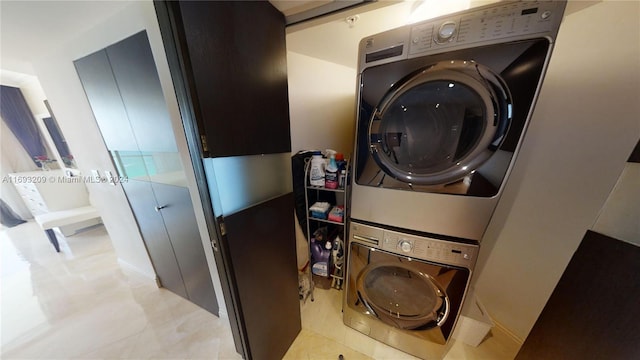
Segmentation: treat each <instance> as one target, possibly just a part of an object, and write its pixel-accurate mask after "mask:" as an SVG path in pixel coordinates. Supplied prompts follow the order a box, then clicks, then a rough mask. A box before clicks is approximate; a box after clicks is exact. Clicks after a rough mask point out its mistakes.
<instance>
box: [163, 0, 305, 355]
mask: <svg viewBox="0 0 640 360" xmlns="http://www.w3.org/2000/svg"><path fill="white" fill-rule="evenodd" d="M154 4H155V8H156V14H157V16H158V20H159V23H160V31H161V33H162V37H163V42H164V46H165V51H166V54H167V60H168V62H169V68H170V70H171V76H172V79H173V84H174V88H175V90H176V96H177V98H178V104H179V106H180V111H181V115H182V120H183V123H184V127H185V129H186V130H187V131H186V132H187V140H188V142H189V149H190V153H191V157H192V159H191V160H192V164H193V167H194V169H195V170H196V178H197V180H198V183H199V184H200V187H199V190H200V198H201V200H202V203H203V205H204V212H205V217H206V219H207V222H208V225H209V228H210V230H211V236H212V241H213V242H214V243H216V244H217V248H216V251H215V252H214V255H215V258H216V266H217V267H218V271H219V273H220V275H221V276H220V279H221V282H222V287H223V291H224V295H225V303H226V305H227V310H228V313H229V320H230V323H231V330H232V333H233V337H234V342H235V345H236V350H237V351H238V352H239V353H241V354H242V355H243V357H244V358H245V359H260V360H263V359H264V360H270V359H274V360H275V359H281V358H282V357H283V356H284V354H285V352H286V351H287V349H288V348H289V346H290V345H291V343H292V342H293V340H294V339H295V337H296V335H297V334H298V333H299V332H300V329H301V319H300V306H299V298H298V275H297V263H296V247H295V232H294V218H293V207H294V204H293V197H292V193H291V191H292V189H291V188H290V187H291V186H290V185H286V184H287V181H284V180H283V179H284V178H285V177H289V176H290V168H289V167H287V166H283V165H282V164H289V163H290V158H291V155H290V151H291V140H290V130H289V129H290V125H289V104H288V90H287V64H286V46H285V19H284V16H283V15H282V14H281V13H280V12H279V11H278V10H276V9H275V8H274V7H273V6H272V5H271V4H270V3H269V2H267V1H180V2H175V1H160V0H159V1H155V2H154ZM253 155H264V156H253ZM203 158H205V159H203ZM265 164H268V165H265ZM229 174H233V176H229ZM252 180H253V181H252ZM283 184H285V185H284V186H281V185H283ZM230 194H233V195H231V196H230ZM267 194H268V195H267ZM230 199H231V200H230ZM230 203H234V204H233V205H231V204H230ZM237 203H242V205H241V206H236V205H238V204H237Z"/></svg>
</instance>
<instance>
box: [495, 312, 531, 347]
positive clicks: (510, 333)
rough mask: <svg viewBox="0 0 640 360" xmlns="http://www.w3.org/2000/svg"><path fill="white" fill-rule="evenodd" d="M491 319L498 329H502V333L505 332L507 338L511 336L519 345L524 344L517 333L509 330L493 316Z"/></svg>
mask: <svg viewBox="0 0 640 360" xmlns="http://www.w3.org/2000/svg"><path fill="white" fill-rule="evenodd" d="M492 320H493V323H494V326H495V327H497V328H498V329H500V331H502V332H503V333H505V334H506V335H507V336H508V337H509V338H511V340H513V341H515V342H516V343H517V344H518V345H520V346H522V344H524V339H521V338H520V337H519V336H518V335H516V334H514V332H513V331H511V330H510V329H509V328H507V327H506V326H504V325H502V324H501V323H500V322H499V321H496V320H495V319H493V318H492Z"/></svg>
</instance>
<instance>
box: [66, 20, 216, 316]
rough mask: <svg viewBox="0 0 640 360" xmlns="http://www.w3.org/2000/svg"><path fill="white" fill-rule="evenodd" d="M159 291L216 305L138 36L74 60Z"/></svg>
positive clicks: (162, 106)
mask: <svg viewBox="0 0 640 360" xmlns="http://www.w3.org/2000/svg"><path fill="white" fill-rule="evenodd" d="M74 64H75V66H76V70H77V72H78V75H79V77H80V81H81V82H82V85H83V87H84V90H85V93H86V95H87V99H88V100H89V104H90V105H91V108H92V110H93V113H94V116H95V118H96V121H97V123H98V127H99V128H100V131H101V133H102V137H103V139H104V141H105V144H106V145H107V148H108V149H109V153H110V154H111V157H112V159H113V162H114V164H115V165H116V168H117V169H118V173H119V175H120V176H121V177H123V178H125V179H127V180H125V181H123V183H122V186H123V189H124V192H125V194H126V196H127V200H128V201H129V205H130V207H131V209H132V211H133V214H134V216H135V219H136V222H137V224H138V227H139V229H140V232H141V234H142V238H143V240H144V242H145V245H146V247H147V251H148V252H149V256H150V258H151V261H152V263H153V266H154V269H155V271H156V275H157V277H158V279H159V281H160V283H161V284H162V286H163V287H165V288H167V289H168V290H170V291H172V292H174V293H175V294H178V295H180V296H182V297H184V298H186V299H188V300H190V301H192V302H193V303H195V304H197V305H199V306H201V307H203V308H204V309H207V310H208V311H210V312H212V313H214V314H216V315H217V314H218V302H217V299H216V295H215V292H214V289H213V282H212V279H211V273H210V271H209V267H208V263H207V259H206V257H205V253H204V247H203V243H202V241H201V237H200V233H199V232H198V224H197V223H196V218H195V213H194V209H193V204H192V202H191V197H190V194H189V190H188V188H187V181H186V177H185V174H184V169H183V167H182V163H181V160H180V156H179V154H178V149H177V145H176V142H175V135H174V132H173V128H172V125H171V119H170V118H169V113H168V111H167V107H166V103H165V100H164V95H163V93H162V87H161V85H160V79H159V77H158V74H157V72H156V66H155V62H154V60H153V55H152V52H151V47H150V45H149V40H148V38H147V34H146V32H144V31H143V32H140V33H137V34H135V35H133V36H131V37H129V38H127V39H124V40H122V41H120V42H118V43H116V44H113V45H111V46H109V47H107V48H106V49H103V50H100V51H98V52H96V53H93V54H91V55H88V56H86V57H84V58H81V59H78V60H76V61H74Z"/></svg>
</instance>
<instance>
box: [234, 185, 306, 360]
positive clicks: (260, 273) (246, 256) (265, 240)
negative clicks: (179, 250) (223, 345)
mask: <svg viewBox="0 0 640 360" xmlns="http://www.w3.org/2000/svg"><path fill="white" fill-rule="evenodd" d="M292 207H293V193H289V194H286V195H282V196H279V197H277V198H275V199H272V200H269V201H266V202H263V203H261V204H258V205H256V206H253V207H250V208H248V209H245V210H242V211H239V212H237V213H235V214H233V215H230V216H228V217H226V218H225V225H226V228H227V233H228V235H227V236H226V237H224V238H223V241H224V242H225V244H224V245H225V247H226V248H228V249H229V254H230V256H231V259H232V260H233V262H234V264H237V265H235V266H234V267H233V273H234V276H235V279H236V286H237V288H238V295H239V300H240V301H239V304H240V311H241V312H242V314H243V315H244V322H245V324H244V325H245V326H244V328H245V331H246V333H245V336H246V339H247V342H248V345H249V346H248V351H249V354H248V356H247V358H248V359H265V360H277V359H282V357H283V356H284V354H285V353H286V352H287V350H288V349H289V346H290V345H291V342H292V341H293V339H295V337H296V336H297V335H298V333H299V332H300V329H301V323H300V300H299V298H298V276H297V273H296V271H295V264H296V248H295V241H292V239H294V238H295V235H294V225H293V217H292V211H293V210H292Z"/></svg>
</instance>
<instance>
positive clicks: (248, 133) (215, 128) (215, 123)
mask: <svg viewBox="0 0 640 360" xmlns="http://www.w3.org/2000/svg"><path fill="white" fill-rule="evenodd" d="M179 7H180V11H181V13H182V22H183V24H184V37H185V39H184V43H185V44H186V45H185V44H183V46H186V48H187V51H188V56H189V62H190V65H191V71H192V74H191V75H192V76H191V81H192V82H193V83H194V88H195V90H196V94H195V96H194V97H195V99H194V102H195V103H196V104H198V107H199V109H198V110H199V111H198V112H199V115H200V119H198V121H200V122H202V123H203V125H204V126H203V127H204V128H205V131H206V136H207V142H208V146H209V151H210V155H211V156H214V157H216V156H237V155H252V154H270V153H282V152H289V151H291V140H290V130H289V104H288V90H287V64H286V46H285V30H284V16H283V15H282V14H281V13H280V12H279V11H277V10H276V9H275V8H274V7H273V6H272V5H271V4H269V3H268V2H266V1H200V2H197V1H196V2H191V1H184V2H180V3H179Z"/></svg>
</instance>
